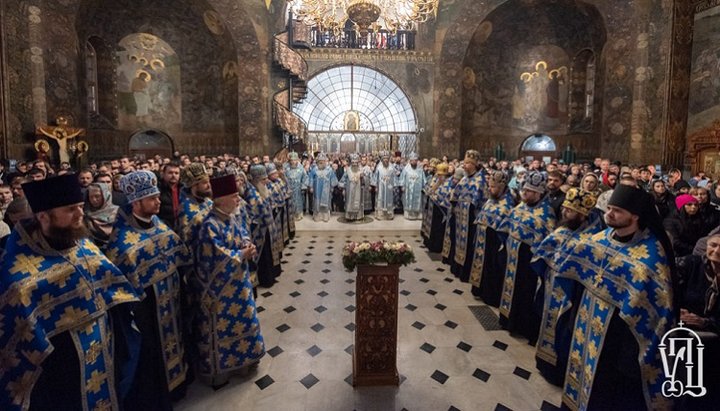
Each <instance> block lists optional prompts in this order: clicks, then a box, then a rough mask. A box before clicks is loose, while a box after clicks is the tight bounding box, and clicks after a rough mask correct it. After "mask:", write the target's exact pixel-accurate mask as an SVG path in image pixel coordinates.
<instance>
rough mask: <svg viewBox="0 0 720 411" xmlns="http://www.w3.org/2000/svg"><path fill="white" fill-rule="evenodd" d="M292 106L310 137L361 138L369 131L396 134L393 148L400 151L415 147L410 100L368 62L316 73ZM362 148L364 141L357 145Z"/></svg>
mask: <svg viewBox="0 0 720 411" xmlns="http://www.w3.org/2000/svg"><path fill="white" fill-rule="evenodd" d="M294 111H295V113H296V114H297V115H299V116H300V117H301V118H302V119H303V120H305V122H306V123H307V125H308V132H309V135H310V136H313V135H318V136H319V135H328V134H332V135H338V136H339V135H343V134H348V133H349V134H352V135H354V136H355V141H361V140H363V139H364V138H365V137H366V136H370V135H372V136H389V135H397V136H399V143H398V144H397V146H396V147H393V149H396V150H399V151H402V152H403V153H404V154H406V155H407V154H409V153H410V152H413V151H417V139H416V134H417V120H416V117H415V111H414V110H413V108H412V106H411V105H410V100H409V99H408V97H407V95H406V94H405V92H403V90H402V89H400V87H399V86H398V85H397V84H396V83H395V82H394V81H393V80H392V79H390V78H389V77H387V76H385V75H384V74H382V73H380V72H378V71H376V70H373V69H371V68H368V67H362V66H354V65H350V66H340V67H334V68H331V69H328V70H326V71H323V72H321V73H320V74H318V75H316V76H315V77H313V78H312V79H310V81H309V82H308V96H307V98H306V99H305V100H304V101H303V102H302V103H300V104H296V105H295V106H294ZM335 147H338V148H339V147H340V145H339V144H338V145H337V146H335ZM363 147H368V146H367V145H360V147H358V149H361V150H362V149H363ZM366 149H367V148H366Z"/></svg>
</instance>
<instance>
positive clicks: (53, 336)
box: [0, 174, 139, 411]
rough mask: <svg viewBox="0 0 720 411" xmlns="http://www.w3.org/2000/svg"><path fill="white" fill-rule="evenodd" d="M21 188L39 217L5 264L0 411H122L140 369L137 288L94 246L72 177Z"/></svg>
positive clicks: (16, 238) (16, 236)
mask: <svg viewBox="0 0 720 411" xmlns="http://www.w3.org/2000/svg"><path fill="white" fill-rule="evenodd" d="M23 190H24V193H25V196H26V198H27V200H28V202H29V204H30V207H31V208H32V211H33V212H34V216H33V217H32V219H29V220H23V221H21V222H19V223H18V224H17V225H16V226H15V228H14V230H13V231H12V233H11V234H10V237H9V239H8V241H7V247H6V249H5V254H4V255H3V256H2V261H1V262H0V364H1V367H0V409H2V410H5V411H14V410H28V409H29V410H83V411H89V410H94V409H108V410H119V409H120V408H121V403H122V397H123V396H124V394H126V393H127V389H128V387H129V385H130V383H131V381H132V378H133V376H134V371H135V370H134V366H135V364H136V363H137V345H138V339H139V335H138V334H137V332H135V331H134V330H133V329H132V327H131V321H132V320H131V316H130V306H131V305H132V304H133V303H134V302H136V301H137V296H136V293H135V289H134V288H133V287H132V285H131V284H130V283H129V282H128V280H127V278H125V276H124V275H123V274H122V273H121V272H120V270H118V268H117V267H116V266H114V265H113V264H112V263H111V262H110V260H108V258H107V257H105V255H104V254H103V253H102V252H101V251H100V250H99V249H98V247H97V246H96V245H95V244H94V243H93V242H92V241H90V240H89V238H88V237H89V231H88V230H87V228H86V227H85V225H84V224H83V195H82V191H81V189H80V184H79V183H78V179H77V176H76V175H72V174H67V175H64V176H60V177H55V178H49V179H47V180H39V181H33V182H29V183H25V184H23Z"/></svg>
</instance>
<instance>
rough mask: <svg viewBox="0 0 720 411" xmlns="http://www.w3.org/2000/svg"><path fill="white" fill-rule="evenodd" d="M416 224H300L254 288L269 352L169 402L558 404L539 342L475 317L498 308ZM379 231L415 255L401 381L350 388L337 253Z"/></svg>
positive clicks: (217, 406)
mask: <svg viewBox="0 0 720 411" xmlns="http://www.w3.org/2000/svg"><path fill="white" fill-rule="evenodd" d="M333 220H336V218H334V219H333ZM416 223H417V222H412V223H408V222H405V221H404V219H402V217H399V218H397V219H396V221H393V222H390V223H388V222H383V223H378V224H376V225H375V226H372V227H371V226H370V224H366V225H358V226H348V225H339V224H337V223H327V224H326V229H325V230H322V231H319V230H311V229H308V228H307V227H308V226H310V227H314V226H315V224H312V225H310V224H300V225H299V226H298V228H299V229H300V230H302V231H299V232H298V234H297V236H296V237H295V239H294V240H293V241H292V242H291V244H290V245H289V246H288V247H287V248H286V249H285V252H284V257H283V258H284V264H283V268H284V272H283V274H282V276H281V277H280V278H279V282H278V283H277V284H275V285H274V286H273V287H272V288H270V289H259V290H258V291H259V294H260V296H259V297H258V301H257V302H258V312H259V317H260V324H261V327H262V332H263V335H264V338H265V344H266V348H267V354H266V355H265V357H264V358H263V359H262V360H261V362H260V365H259V367H258V368H257V370H255V371H253V372H252V373H250V375H248V376H246V377H235V378H233V379H232V380H231V381H230V383H229V384H228V385H227V386H225V387H223V388H221V389H219V390H218V391H213V389H212V388H209V387H206V386H204V385H202V384H200V383H197V382H196V383H194V384H193V385H192V386H191V387H190V388H189V391H188V395H187V397H186V398H185V399H184V400H182V401H180V402H179V403H177V404H176V409H177V410H179V411H210V410H212V411H221V410H273V411H277V410H282V411H290V410H319V411H320V410H321V411H330V410H383V411H385V410H410V411H415V410H443V411H444V410H463V411H468V410H527V411H530V410H554V409H557V406H558V405H559V404H560V390H559V388H557V387H554V386H552V385H550V384H547V383H546V382H545V381H544V380H543V379H542V377H541V376H540V375H539V374H538V372H537V370H536V369H535V360H534V347H532V346H529V345H528V344H527V341H525V340H522V339H516V338H514V337H511V336H510V335H509V334H508V333H507V332H505V331H502V330H495V329H496V328H497V327H492V326H488V322H487V318H486V321H484V324H485V326H483V325H482V324H481V323H480V321H479V320H478V318H476V316H475V315H474V314H473V311H472V310H471V309H470V307H473V310H475V311H484V312H485V314H489V316H490V317H495V316H496V312H491V311H490V310H489V307H485V308H483V307H482V306H483V304H482V303H481V302H478V301H476V300H475V299H473V297H472V295H471V294H470V286H469V284H463V283H460V282H459V281H458V280H457V279H455V278H454V277H453V276H452V274H450V272H449V270H448V269H447V267H446V266H444V265H443V264H442V263H441V262H440V261H438V258H437V256H436V255H429V254H428V253H427V251H426V250H425V249H424V248H423V247H422V243H421V237H420V235H419V229H418V228H419V223H417V224H416ZM348 227H352V228H349V229H348ZM355 227H363V230H355V229H354V228H355ZM370 229H372V230H374V231H369V230H370ZM380 237H383V238H385V239H388V240H397V239H403V240H405V241H407V242H409V243H410V244H411V245H412V246H413V247H414V248H415V251H416V258H417V262H416V263H414V264H412V265H410V266H408V267H403V268H401V270H400V278H401V280H400V281H401V284H400V312H399V329H398V340H399V341H398V369H399V372H400V375H401V384H400V386H399V387H371V388H357V389H353V387H352V386H351V385H350V381H351V379H350V376H351V373H352V362H351V359H352V357H351V352H352V348H353V345H352V344H353V332H354V329H355V324H354V316H355V314H354V311H355V306H354V304H355V293H354V289H355V284H354V276H355V273H348V272H346V271H345V270H344V269H343V267H342V263H341V258H340V254H341V250H342V247H343V245H344V244H345V243H346V242H347V241H351V240H354V241H362V240H365V239H367V240H376V239H379V238H380ZM478 306H480V307H478ZM486 317H487V316H486ZM493 319H494V318H490V320H493ZM491 322H492V321H491ZM485 327H488V329H486V328H485Z"/></svg>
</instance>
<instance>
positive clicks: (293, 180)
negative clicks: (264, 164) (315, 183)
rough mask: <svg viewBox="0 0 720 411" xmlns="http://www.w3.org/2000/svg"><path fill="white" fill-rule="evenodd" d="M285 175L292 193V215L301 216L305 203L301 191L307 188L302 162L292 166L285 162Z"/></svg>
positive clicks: (306, 175) (307, 182)
mask: <svg viewBox="0 0 720 411" xmlns="http://www.w3.org/2000/svg"><path fill="white" fill-rule="evenodd" d="M285 176H286V177H287V182H288V186H289V188H290V191H291V194H292V210H291V212H292V215H293V217H295V218H297V216H302V213H303V206H304V205H305V196H304V194H303V191H305V190H307V188H308V184H309V181H308V174H307V172H306V171H305V168H304V167H303V166H302V164H298V165H297V166H296V167H293V166H292V165H290V164H287V165H286V167H285Z"/></svg>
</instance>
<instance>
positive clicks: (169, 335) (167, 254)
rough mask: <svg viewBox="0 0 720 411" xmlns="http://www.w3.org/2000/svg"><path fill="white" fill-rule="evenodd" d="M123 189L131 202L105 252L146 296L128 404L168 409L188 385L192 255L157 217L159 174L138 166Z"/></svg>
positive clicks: (139, 311) (139, 310)
mask: <svg viewBox="0 0 720 411" xmlns="http://www.w3.org/2000/svg"><path fill="white" fill-rule="evenodd" d="M120 188H121V189H122V191H123V193H125V195H126V196H127V199H128V204H127V205H125V206H124V207H122V208H121V209H120V210H119V211H118V216H117V220H116V221H115V227H114V229H113V232H112V235H111V236H110V241H109V242H108V244H107V246H106V247H105V253H106V254H107V256H108V258H109V259H110V260H111V261H112V262H114V263H115V265H117V267H118V268H119V269H120V271H122V272H123V274H125V276H126V277H127V278H128V279H129V280H130V284H132V285H133V287H135V292H136V293H137V294H138V295H139V296H140V298H141V301H140V302H139V303H137V304H136V305H135V306H134V307H133V312H134V314H135V324H136V325H137V328H138V329H139V330H140V333H141V334H142V338H141V343H140V360H139V364H138V369H137V372H136V374H135V380H134V381H133V384H132V387H131V388H130V392H129V393H128V397H127V398H126V399H125V401H124V404H125V407H126V409H153V410H169V409H172V401H173V400H175V399H179V398H181V397H182V396H184V392H185V389H186V385H185V382H186V376H187V371H188V367H187V362H186V358H185V341H184V340H183V335H182V332H181V330H182V324H183V318H182V312H181V307H182V305H181V303H180V287H181V281H182V275H184V274H185V272H186V270H189V269H190V267H191V266H192V256H191V254H190V251H189V250H188V249H187V247H186V246H185V244H184V243H183V241H182V240H181V239H180V237H179V236H178V235H177V234H175V232H174V231H172V230H171V229H170V227H168V226H167V225H165V223H163V222H162V221H160V219H159V218H158V217H157V214H158V213H159V212H160V191H159V190H158V188H157V177H156V176H155V174H153V173H152V172H150V171H146V170H139V171H134V172H132V173H129V174H127V175H125V176H123V178H122V179H121V180H120ZM181 271H183V273H182V275H181Z"/></svg>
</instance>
